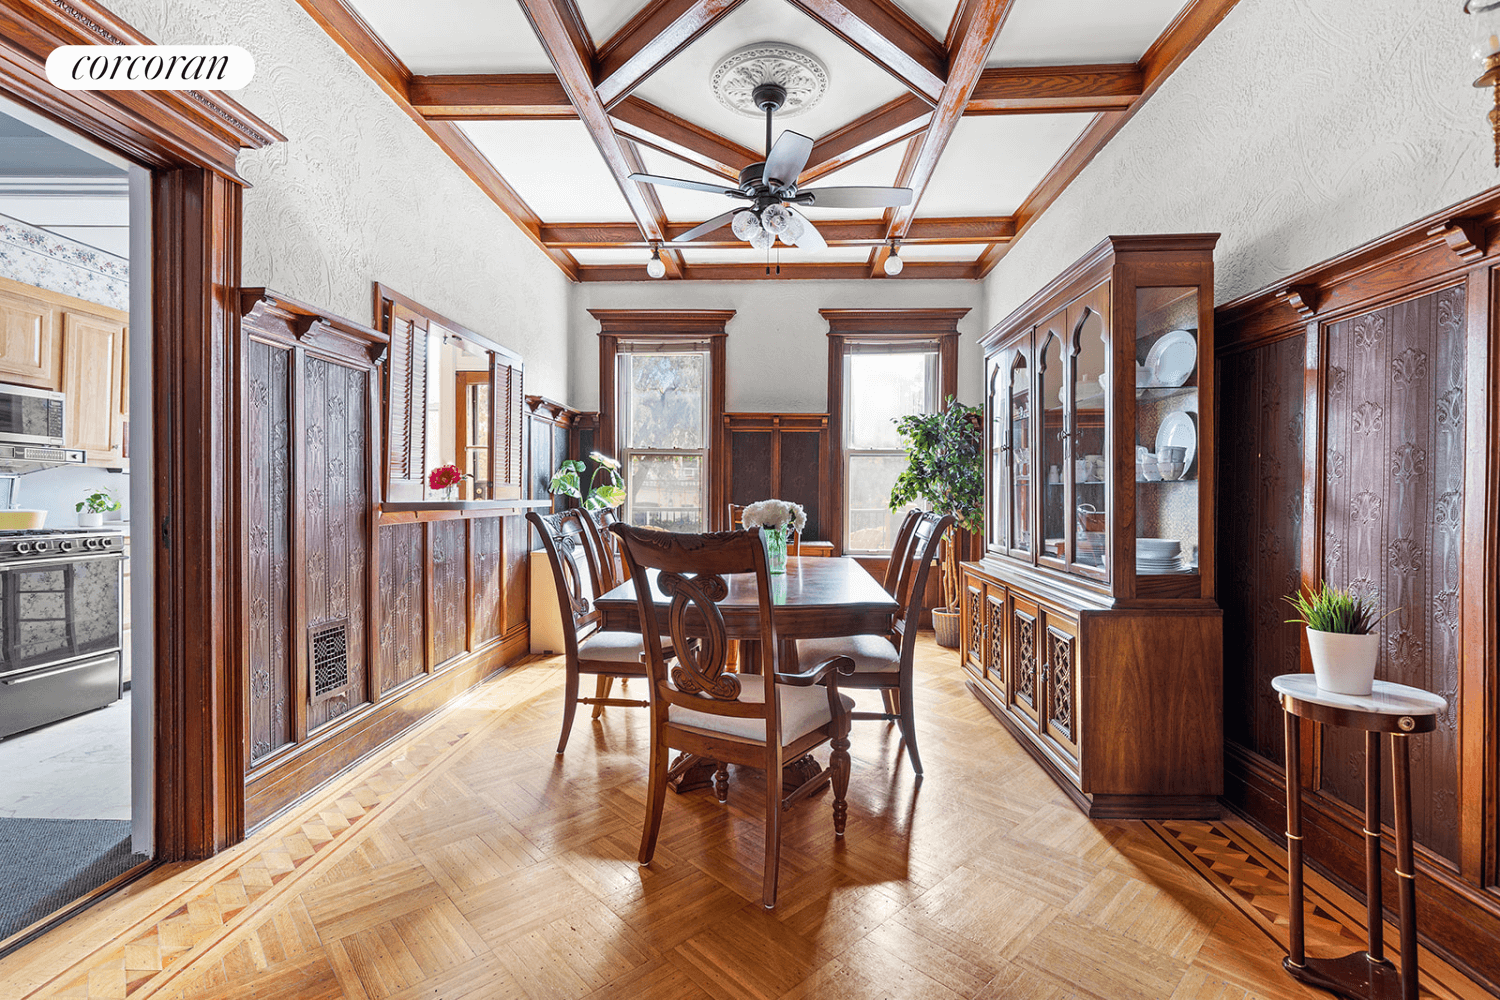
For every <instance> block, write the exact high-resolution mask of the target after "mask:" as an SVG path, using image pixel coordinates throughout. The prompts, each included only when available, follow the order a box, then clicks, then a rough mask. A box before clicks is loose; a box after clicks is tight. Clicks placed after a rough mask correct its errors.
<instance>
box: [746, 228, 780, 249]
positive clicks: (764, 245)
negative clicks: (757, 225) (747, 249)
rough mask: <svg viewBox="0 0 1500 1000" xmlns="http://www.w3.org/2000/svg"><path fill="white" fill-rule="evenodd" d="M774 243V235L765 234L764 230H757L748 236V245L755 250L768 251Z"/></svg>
mask: <svg viewBox="0 0 1500 1000" xmlns="http://www.w3.org/2000/svg"><path fill="white" fill-rule="evenodd" d="M775 242H776V234H775V233H771V232H767V231H766V230H764V229H757V230H756V231H755V232H753V233H751V234H750V245H751V246H753V247H754V248H755V249H757V250H769V249H771V245H772V244H774V243H775Z"/></svg>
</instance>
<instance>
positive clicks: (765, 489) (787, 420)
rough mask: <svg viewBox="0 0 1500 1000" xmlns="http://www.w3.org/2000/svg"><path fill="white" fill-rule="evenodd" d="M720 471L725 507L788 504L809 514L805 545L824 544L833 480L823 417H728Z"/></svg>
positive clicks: (804, 530) (829, 514) (826, 421)
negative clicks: (761, 502)
mask: <svg viewBox="0 0 1500 1000" xmlns="http://www.w3.org/2000/svg"><path fill="white" fill-rule="evenodd" d="M724 447H725V449H726V451H727V454H726V455H725V459H724V461H723V462H722V463H721V464H720V469H721V470H722V474H723V476H724V485H723V487H722V488H721V491H720V492H721V495H723V496H724V497H725V501H726V502H727V503H733V504H739V505H740V506H744V505H746V504H751V503H754V502H755V501H757V500H768V499H773V498H774V499H777V500H790V501H792V502H793V503H799V504H801V505H802V507H803V509H804V510H805V511H806V512H807V527H806V528H804V529H803V531H802V538H803V540H804V541H826V540H828V530H829V522H830V519H831V516H832V508H833V503H834V500H833V477H832V476H831V475H830V473H829V471H828V465H829V461H830V457H829V451H828V447H829V435H828V414H826V413H726V414H724Z"/></svg>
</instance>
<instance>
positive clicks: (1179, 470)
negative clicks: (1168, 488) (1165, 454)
mask: <svg viewBox="0 0 1500 1000" xmlns="http://www.w3.org/2000/svg"><path fill="white" fill-rule="evenodd" d="M1156 470H1157V472H1159V473H1160V474H1161V478H1162V479H1164V480H1167V481H1168V482H1171V481H1174V480H1178V479H1181V478H1182V474H1183V473H1184V472H1186V471H1187V466H1185V465H1183V464H1182V462H1180V461H1178V462H1167V461H1162V460H1161V459H1158V460H1157V462H1156Z"/></svg>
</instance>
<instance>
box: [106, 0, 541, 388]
mask: <svg viewBox="0 0 1500 1000" xmlns="http://www.w3.org/2000/svg"><path fill="white" fill-rule="evenodd" d="M110 9H111V10H113V11H114V12H115V13H116V14H118V15H120V16H121V17H123V18H124V19H125V20H127V21H129V22H130V23H131V24H132V25H134V26H135V27H136V28H138V29H139V30H141V31H142V32H144V33H145V34H146V35H148V36H150V37H151V38H152V39H153V40H155V41H157V42H161V43H175V44H193V43H221V44H235V45H243V46H244V47H245V48H247V49H249V50H250V52H251V54H252V55H253V56H254V57H255V78H254V80H252V81H251V83H250V86H248V87H246V88H245V89H244V90H243V91H240V92H238V93H233V94H231V96H232V97H234V98H235V99H237V100H238V101H239V102H240V103H242V104H243V105H244V106H245V107H247V108H249V109H250V110H251V111H253V112H254V113H256V114H257V115H260V116H261V117H263V118H264V119H265V120H266V121H268V122H269V123H270V124H271V125H273V126H275V127H276V128H277V129H278V130H279V131H280V132H281V133H282V134H284V135H285V136H287V141H286V142H284V143H278V144H276V145H274V146H271V147H269V148H267V149H263V150H259V151H255V152H246V153H242V154H241V155H240V158H239V168H240V172H241V174H242V175H243V176H244V177H245V179H246V180H248V181H249V182H250V183H251V185H252V187H251V188H250V189H249V190H247V191H246V192H245V210H244V265H243V275H244V282H245V284H246V285H266V286H268V287H270V288H273V289H275V290H276V291H278V292H281V293H283V294H286V295H290V296H293V297H294V298H298V299H302V300H304V301H307V302H310V303H313V304H314V305H318V306H322V307H324V308H326V309H329V310H331V311H333V312H334V313H336V314H338V315H342V316H346V317H348V318H350V319H353V320H357V321H360V322H365V323H368V322H370V321H371V318H372V317H371V294H370V283H371V282H372V281H381V282H384V283H385V284H387V285H389V286H391V287H392V288H394V289H396V290H397V291H399V292H402V293H404V294H406V295H409V296H411V297H412V298H414V299H416V300H417V301H419V302H421V303H423V304H424V305H426V306H428V307H430V308H432V309H435V310H437V311H438V312H440V313H442V314H443V315H445V316H450V317H452V318H453V319H454V320H455V321H457V322H459V323H462V324H464V325H465V326H467V327H469V328H470V329H472V330H475V331H477V332H479V333H483V334H485V335H487V336H489V337H492V338H493V339H494V340H496V341H498V342H499V343H501V344H503V345H505V346H506V347H509V348H511V349H512V350H514V351H516V352H518V353H519V354H520V355H521V356H522V357H523V358H524V359H525V361H526V389H527V391H528V392H540V393H545V394H547V395H550V396H554V397H556V396H561V395H563V394H564V393H565V391H566V388H567V379H568V353H567V352H568V339H567V336H566V330H567V325H566V324H567V302H568V296H569V284H568V280H567V278H566V277H565V276H564V275H563V274H562V272H561V271H559V270H558V269H557V267H556V266H555V265H553V264H552V263H551V262H550V261H549V260H548V259H547V258H546V256H545V255H543V254H542V252H541V251H540V250H538V249H537V248H536V246H535V245H534V244H532V243H531V241H530V240H528V239H527V238H526V236H525V235H524V234H523V233H522V232H521V231H520V230H519V229H518V228H517V227H516V226H515V224H514V223H512V222H511V221H510V219H509V218H508V217H507V216H506V215H505V214H504V213H503V212H501V211H500V209H499V208H498V207H497V206H496V205H495V204H494V203H493V202H491V201H490V200H489V198H488V197H486V196H485V194H484V193H483V192H481V191H480V190H479V188H478V187H477V186H476V185H475V184H474V183H473V182H472V181H471V180H469V178H468V176H467V175H465V174H464V173H463V172H462V171H461V170H460V169H459V168H458V166H457V165H456V164H454V163H453V161H452V160H450V159H449V158H448V156H447V154H446V153H444V152H443V151H442V150H440V149H439V148H438V147H437V145H436V144H435V143H433V142H432V140H431V139H429V138H428V137H427V135H426V133H424V132H422V130H421V129H419V128H418V127H417V126H416V124H415V123H413V122H412V121H411V119H410V118H408V117H407V116H406V115H405V114H404V113H403V112H402V111H401V110H400V109H398V108H397V107H396V106H395V104H393V103H392V102H391V100H390V98H388V97H387V96H386V95H385V94H384V93H383V92H382V91H381V90H380V89H379V87H377V86H376V85H375V83H374V82H373V81H372V80H370V79H369V78H368V77H367V76H366V75H365V73H364V71H363V70H361V69H360V68H359V67H358V66H356V65H355V64H354V62H353V60H351V59H349V57H348V56H346V55H345V54H344V52H343V50H341V49H340V48H339V47H338V46H337V45H336V44H335V43H334V42H333V40H332V39H331V38H329V37H328V35H327V34H326V33H325V32H324V31H323V30H322V29H321V28H319V27H318V25H317V24H316V23H314V22H313V20H312V18H310V17H309V16H308V15H307V14H306V13H305V12H304V11H303V10H302V8H301V7H299V6H298V5H297V4H296V2H295V0H235V2H232V3H230V2H225V0H110Z"/></svg>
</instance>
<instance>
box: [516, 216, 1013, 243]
mask: <svg viewBox="0 0 1500 1000" xmlns="http://www.w3.org/2000/svg"><path fill="white" fill-rule="evenodd" d="M817 227H818V232H820V233H822V234H823V238H824V239H825V240H827V241H828V243H829V245H830V246H860V245H865V244H875V243H880V242H883V241H884V239H885V231H886V230H885V227H886V224H885V221H884V220H883V219H823V220H819V221H818V222H817ZM663 228H664V231H665V232H666V235H667V239H669V240H671V239H674V238H676V237H678V236H681V235H682V234H683V233H685V232H687V231H688V230H689V229H692V228H693V224H691V223H667V224H665V226H664V227H663ZM1015 228H1016V223H1015V220H1014V219H1010V218H1005V217H992V218H952V219H917V220H916V221H914V222H913V223H912V225H911V228H910V229H909V230H908V231H907V234H906V237H905V238H904V239H903V240H902V242H903V243H925V244H936V245H943V244H972V245H979V244H986V245H987V244H992V243H998V242H1004V241H1005V240H1008V239H1010V236H1011V234H1012V233H1014V232H1015ZM541 235H542V240H543V241H544V242H545V243H546V244H547V245H548V246H550V247H555V248H558V249H575V248H576V249H584V248H621V249H624V248H632V249H633V248H649V247H650V243H649V242H647V241H646V240H644V239H642V238H641V234H640V230H639V229H637V228H636V226H635V225H634V224H632V223H629V222H576V223H557V224H547V223H544V224H543V225H542V229H541ZM744 245H745V241H744V240H741V239H735V238H734V237H732V236H730V234H729V230H728V228H725V229H724V230H723V232H722V233H721V234H714V235H712V236H709V237H707V238H704V239H699V240H694V241H693V243H692V246H694V247H705V248H709V247H727V248H734V247H743V246H744Z"/></svg>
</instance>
